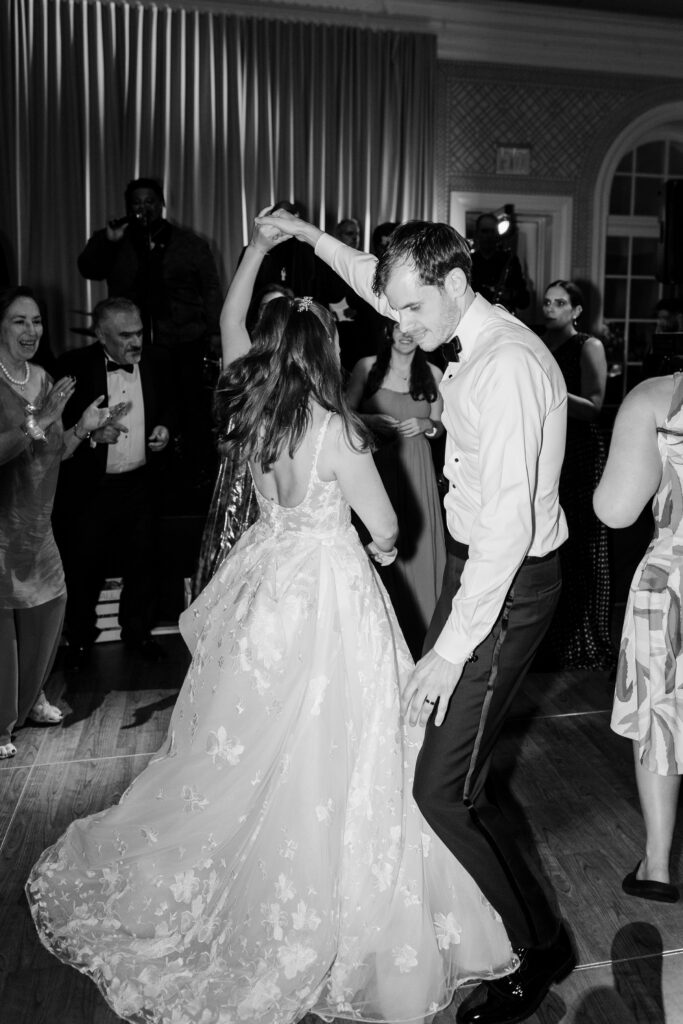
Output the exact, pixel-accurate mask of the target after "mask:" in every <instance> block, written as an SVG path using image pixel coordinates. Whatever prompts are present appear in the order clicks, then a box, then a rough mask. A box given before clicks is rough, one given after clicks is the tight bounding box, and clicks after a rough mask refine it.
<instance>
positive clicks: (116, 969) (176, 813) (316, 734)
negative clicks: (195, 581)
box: [27, 421, 516, 1024]
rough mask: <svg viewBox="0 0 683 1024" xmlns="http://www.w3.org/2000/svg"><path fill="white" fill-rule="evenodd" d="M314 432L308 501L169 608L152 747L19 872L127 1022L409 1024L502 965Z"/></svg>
mask: <svg viewBox="0 0 683 1024" xmlns="http://www.w3.org/2000/svg"><path fill="white" fill-rule="evenodd" d="M326 422H327V421H326ZM323 431H324V428H323ZM323 431H321V434H320V437H319V439H318V446H317V450H316V456H315V459H314V461H313V466H312V470H311V476H310V481H309V485H308V490H307V493H306V497H305V499H304V500H303V501H302V503H301V504H300V505H298V506H297V507H295V508H284V507H282V506H279V505H277V504H275V503H273V502H271V501H268V500H266V499H265V498H263V497H262V496H261V495H260V494H259V495H257V497H258V502H259V506H260V516H259V519H258V521H257V522H256V524H255V525H254V526H252V527H251V528H250V529H249V530H248V531H247V532H246V533H245V534H244V535H243V536H242V538H241V539H240V540H239V541H238V543H237V544H236V545H235V547H234V548H233V550H232V551H231V552H230V554H229V556H228V557H227V558H226V560H225V561H224V562H223V564H222V566H221V567H220V569H219V571H218V573H217V575H216V576H215V577H214V579H213V580H212V581H211V583H210V584H209V585H208V586H207V588H206V589H205V590H204V591H203V593H202V594H201V595H200V597H199V598H198V600H197V601H196V602H195V603H194V604H193V605H192V606H191V607H190V608H189V609H188V610H187V611H186V612H185V613H184V614H183V617H182V619H181V629H182V632H183V635H184V636H185V638H186V640H187V641H188V643H189V645H190V647H191V648H192V650H193V659H192V664H191V667H190V670H189V672H188V675H187V678H186V680H185V683H184V685H183V688H182V690H181V693H180V696H179V699H178V702H177V705H176V708H175V710H174V713H173V716H172V719H171V723H170V728H169V733H168V737H167V739H166V742H165V744H164V746H163V747H162V749H161V750H160V751H159V753H158V754H157V755H156V756H155V757H154V758H153V759H152V761H151V762H150V764H149V766H148V767H147V769H146V770H145V771H144V772H143V773H142V774H141V775H140V777H139V778H138V779H137V780H136V781H135V782H134V783H133V785H132V786H131V787H130V788H129V789H128V790H127V792H126V793H125V794H124V796H123V797H122V799H121V801H120V803H119V804H118V805H117V806H114V807H112V808H110V809H108V810H105V811H102V812H101V813H99V814H95V815H93V816H92V817H89V818H86V819H83V820H81V821H76V822H74V823H73V824H72V825H71V826H70V827H69V829H68V830H67V832H66V833H65V834H64V835H63V836H62V838H61V839H60V840H59V841H58V842H57V843H56V845H55V846H53V847H52V848H50V849H48V850H47V851H46V852H45V853H44V854H43V855H42V857H41V858H40V860H39V861H38V863H37V864H36V866H35V867H34V869H33V871H32V873H31V876H30V878H29V881H28V884H27V893H28V898H29V902H30V906H31V911H32V913H33V917H34V920H35V923H36V927H37V929H38V932H39V935H40V938H41V940H42V941H43V943H44V944H45V945H46V947H47V948H48V949H50V950H51V951H52V952H53V953H55V954H56V955H57V956H58V957H59V958H60V959H61V960H63V961H65V962H67V963H70V964H72V965H73V966H75V967H77V968H78V969H79V970H81V971H82V972H84V973H85V974H87V975H89V976H90V977H91V978H92V979H93V980H94V981H95V982H96V984H97V985H98V986H99V988H100V990H101V992H102V994H103V995H104V997H105V999H106V1000H107V1001H108V1002H109V1003H110V1005H111V1006H112V1007H113V1009H114V1010H115V1011H116V1012H117V1013H118V1014H119V1015H120V1016H121V1017H123V1018H125V1019H126V1020H129V1021H134V1022H140V1024H142V1022H145V1024H152V1022H153V1024H160V1022H165V1024H237V1022H240V1021H246V1022H249V1024H289V1022H295V1021H297V1020H300V1019H301V1018H302V1017H303V1016H304V1015H305V1014H306V1012H307V1011H309V1010H312V1011H313V1012H315V1013H318V1014H319V1015H321V1016H324V1017H326V1018H333V1017H344V1018H349V1019H352V1020H367V1021H420V1020H422V1019H423V1018H425V1017H426V1016H429V1015H430V1014H432V1013H434V1012H435V1011H437V1010H438V1009H440V1008H442V1007H444V1006H446V1005H447V1004H448V1003H449V1002H450V1000H451V997H452V994H453V990H454V988H455V987H456V986H457V985H458V984H459V983H461V982H462V981H464V980H465V979H468V978H473V977H490V976H493V975H497V974H503V973H505V972H507V971H509V970H511V969H512V968H513V967H514V966H515V964H516V961H515V958H514V955H513V953H512V951H511V948H510V945H509V942H508V939H507V936H506V934H505V931H504V929H503V926H502V924H501V922H500V918H499V917H498V915H497V914H496V913H495V912H494V911H493V909H492V908H491V907H490V906H489V905H488V904H487V903H486V901H485V900H484V898H483V897H482V895H481V893H480V891H479V890H478V888H477V887H476V886H475V884H474V882H473V881H472V879H471V878H470V877H469V875H467V873H466V872H465V871H464V870H463V869H462V868H461V867H460V865H459V864H458V863H457V862H456V861H455V860H454V859H453V857H452V855H451V854H450V853H449V852H448V851H447V850H446V848H445V847H444V846H443V845H442V844H441V843H440V841H439V840H438V838H437V837H436V836H435V835H434V834H432V833H431V832H430V830H429V828H428V826H427V825H426V824H425V822H424V821H423V820H422V818H421V816H420V814H419V812H418V810H417V808H416V806H415V804H414V802H413V800H412V796H411V783H412V776H413V767H414V763H415V758H416V754H417V750H418V747H419V744H420V742H421V739H422V733H421V731H420V732H417V731H411V730H407V729H405V728H404V726H403V725H402V724H401V720H400V717H399V684H400V681H401V679H402V678H403V677H404V676H405V674H406V673H407V672H409V671H410V669H411V665H412V663H411V660H410V656H409V654H408V651H407V648H406V646H405V642H404V640H403V638H402V636H401V634H400V631H399V630H398V626H397V623H396V618H395V616H394V614H393V611H392V609H391V607H390V604H389V601H388V598H387V595H386V591H385V590H384V588H383V587H382V585H381V583H380V582H379V580H378V578H377V575H376V573H375V571H374V569H373V568H372V566H371V564H370V562H369V560H368V558H367V555H366V554H365V552H364V550H363V548H362V546H361V544H360V542H359V541H358V538H357V535H356V533H355V531H354V529H353V528H352V526H351V524H350V516H349V509H348V507H347V505H346V504H345V502H344V500H343V498H342V495H341V492H340V490H339V487H338V485H337V483H336V482H335V481H332V482H324V481H321V480H320V479H319V477H318V475H317V472H316V469H315V467H316V463H317V453H318V451H319V450H320V443H321V440H322V436H323Z"/></svg>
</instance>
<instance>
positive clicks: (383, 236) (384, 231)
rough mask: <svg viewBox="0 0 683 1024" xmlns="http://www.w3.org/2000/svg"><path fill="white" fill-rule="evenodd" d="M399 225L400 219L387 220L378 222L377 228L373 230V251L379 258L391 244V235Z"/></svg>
mask: <svg viewBox="0 0 683 1024" xmlns="http://www.w3.org/2000/svg"><path fill="white" fill-rule="evenodd" d="M397 227H398V221H395V220H385V221H384V222H383V223H382V224H378V225H377V227H376V228H375V230H374V231H373V232H372V246H371V248H372V253H373V255H374V256H376V257H377V259H379V258H380V256H381V255H382V254H383V253H384V250H385V249H386V247H387V245H388V244H389V237H390V235H391V232H392V231H393V230H394V228H397Z"/></svg>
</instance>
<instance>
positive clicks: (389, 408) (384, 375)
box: [347, 320, 446, 658]
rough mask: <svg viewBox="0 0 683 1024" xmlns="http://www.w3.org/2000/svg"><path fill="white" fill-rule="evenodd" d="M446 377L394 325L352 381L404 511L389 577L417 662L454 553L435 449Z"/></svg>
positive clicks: (390, 488) (384, 474)
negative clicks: (449, 552) (448, 546)
mask: <svg viewBox="0 0 683 1024" xmlns="http://www.w3.org/2000/svg"><path fill="white" fill-rule="evenodd" d="M440 380H441V371H440V370H438V369H437V367H436V366H434V365H433V364H432V363H430V362H428V361H427V359H426V357H425V355H424V353H423V352H422V350H421V349H420V348H418V345H417V342H416V341H415V340H414V339H413V338H411V336H410V335H409V334H404V333H403V332H402V331H401V329H400V327H399V326H398V324H396V323H394V321H393V320H391V321H387V323H386V327H385V334H384V342H383V344H382V345H381V346H380V349H379V351H378V353H377V355H376V356H372V357H368V358H366V359H361V360H360V361H359V362H358V363H357V364H356V366H355V368H354V370H353V373H352V375H351V379H350V381H349V386H348V391H347V398H348V401H349V404H350V405H351V406H352V408H354V409H357V410H359V411H360V413H361V415H362V418H363V420H364V422H365V423H366V425H367V426H369V427H370V428H371V429H372V430H373V432H374V433H375V436H376V437H377V440H378V443H377V450H376V451H375V462H376V464H377V468H378V470H379V473H380V476H381V478H382V483H383V484H384V486H385V487H386V490H387V494H388V495H389V499H390V501H391V503H392V505H393V507H394V508H395V510H396V514H397V516H398V523H399V537H398V542H397V546H398V557H397V558H396V561H395V562H394V564H393V565H392V566H391V567H390V568H387V569H385V570H383V571H382V579H383V581H384V583H385V585H386V587H387V590H388V591H389V595H390V597H391V600H392V603H393V605H394V610H395V611H396V615H397V616H398V621H399V623H400V625H401V629H402V630H403V634H404V636H405V638H406V640H407V642H408V646H409V647H410V650H411V653H412V655H413V657H414V658H419V657H420V655H421V654H422V644H423V641H424V638H425V633H426V632H427V627H428V625H429V623H430V621H431V617H432V613H433V612H434V608H435V607H436V602H437V599H438V596H439V592H440V590H441V583H442V577H443V571H444V566H445V563H446V548H445V542H444V526H443V513H442V510H441V501H440V498H439V491H438V488H437V483H436V474H435V471H434V461H433V459H432V453H431V449H430V446H429V441H428V440H427V438H429V439H430V440H434V439H436V438H438V437H440V436H441V435H442V434H443V431H444V428H443V426H442V425H441V412H442V409H443V400H442V398H441V395H440V394H439V381H440Z"/></svg>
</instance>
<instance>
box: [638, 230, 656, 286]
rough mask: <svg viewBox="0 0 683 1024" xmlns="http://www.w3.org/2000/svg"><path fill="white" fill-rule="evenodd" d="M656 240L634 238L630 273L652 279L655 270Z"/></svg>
mask: <svg viewBox="0 0 683 1024" xmlns="http://www.w3.org/2000/svg"><path fill="white" fill-rule="evenodd" d="M657 244H658V243H657V239H656V238H634V239H633V258H632V262H631V273H632V274H639V275H641V276H646V277H654V276H655V270H656V269H657Z"/></svg>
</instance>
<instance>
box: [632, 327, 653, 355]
mask: <svg viewBox="0 0 683 1024" xmlns="http://www.w3.org/2000/svg"><path fill="white" fill-rule="evenodd" d="M653 332H654V326H653V325H652V324H631V327H630V329H629V332H628V359H629V362H633V363H636V362H640V361H641V360H642V358H643V356H644V355H645V353H646V352H647V350H648V349H649V347H650V343H651V341H652V334H653Z"/></svg>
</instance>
